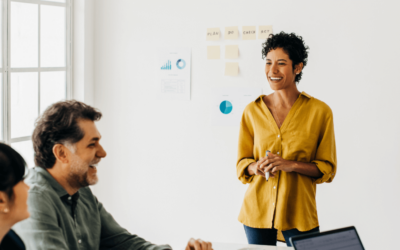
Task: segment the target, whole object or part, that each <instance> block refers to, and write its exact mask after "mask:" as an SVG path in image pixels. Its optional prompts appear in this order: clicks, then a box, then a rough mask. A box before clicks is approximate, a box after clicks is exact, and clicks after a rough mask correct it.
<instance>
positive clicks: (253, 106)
mask: <svg viewBox="0 0 400 250" xmlns="http://www.w3.org/2000/svg"><path fill="white" fill-rule="evenodd" d="M264 96H265V95H260V96H259V97H257V99H255V100H254V101H252V102H250V103H249V104H247V105H246V107H245V108H244V112H243V113H245V114H248V113H252V112H254V111H255V110H258V109H260V105H261V102H263V97H264Z"/></svg>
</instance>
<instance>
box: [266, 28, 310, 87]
mask: <svg viewBox="0 0 400 250" xmlns="http://www.w3.org/2000/svg"><path fill="white" fill-rule="evenodd" d="M262 46H263V49H262V59H265V58H266V57H267V54H268V52H270V51H271V50H274V49H276V48H282V49H283V50H284V51H285V52H286V53H287V54H288V55H289V58H290V60H292V62H293V69H295V66H296V65H297V64H299V63H303V68H304V67H305V66H306V65H307V60H308V50H309V49H310V48H309V47H308V46H306V44H305V43H304V40H303V38H302V37H301V36H297V35H296V34H295V33H290V34H288V33H285V32H283V31H282V32H281V33H278V34H275V35H274V34H271V35H269V37H268V38H267V40H266V41H265V43H263V44H262ZM302 75H303V71H301V72H300V74H298V75H296V78H295V82H297V83H298V82H300V80H301V76H302Z"/></svg>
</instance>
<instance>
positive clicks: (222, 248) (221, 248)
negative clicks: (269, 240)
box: [211, 242, 294, 250]
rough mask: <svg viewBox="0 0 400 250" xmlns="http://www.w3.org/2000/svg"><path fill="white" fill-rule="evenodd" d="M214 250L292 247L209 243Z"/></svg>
mask: <svg viewBox="0 0 400 250" xmlns="http://www.w3.org/2000/svg"><path fill="white" fill-rule="evenodd" d="M211 243H212V248H213V249H214V250H294V248H293V247H276V246H264V245H249V244H235V243H221V242H211Z"/></svg>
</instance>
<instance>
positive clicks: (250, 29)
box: [242, 26, 256, 40]
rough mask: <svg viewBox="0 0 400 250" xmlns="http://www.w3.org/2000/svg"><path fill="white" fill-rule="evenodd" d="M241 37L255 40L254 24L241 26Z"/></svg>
mask: <svg viewBox="0 0 400 250" xmlns="http://www.w3.org/2000/svg"><path fill="white" fill-rule="evenodd" d="M242 37H243V40H255V39H256V26H243V31H242Z"/></svg>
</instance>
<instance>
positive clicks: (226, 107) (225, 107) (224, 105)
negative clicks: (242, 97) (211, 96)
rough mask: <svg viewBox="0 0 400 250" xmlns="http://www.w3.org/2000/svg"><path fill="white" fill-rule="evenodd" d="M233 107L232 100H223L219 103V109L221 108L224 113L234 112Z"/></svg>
mask: <svg viewBox="0 0 400 250" xmlns="http://www.w3.org/2000/svg"><path fill="white" fill-rule="evenodd" d="M232 108H233V107H232V103H231V102H230V101H223V102H221V104H220V105H219V110H221V112H222V114H225V115H227V114H229V113H230V112H232Z"/></svg>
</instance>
